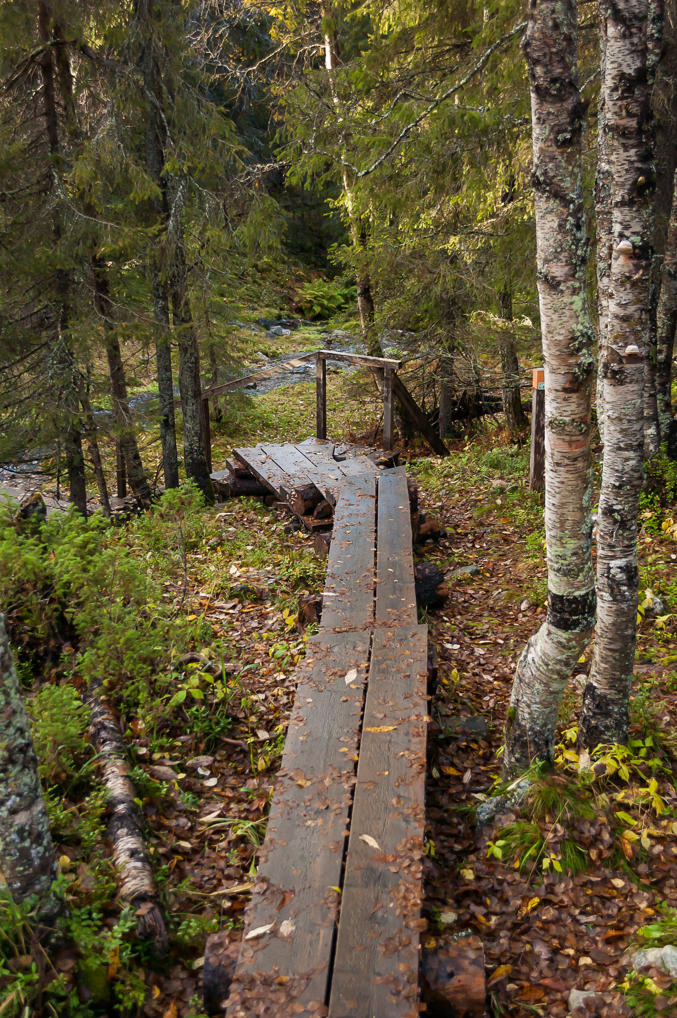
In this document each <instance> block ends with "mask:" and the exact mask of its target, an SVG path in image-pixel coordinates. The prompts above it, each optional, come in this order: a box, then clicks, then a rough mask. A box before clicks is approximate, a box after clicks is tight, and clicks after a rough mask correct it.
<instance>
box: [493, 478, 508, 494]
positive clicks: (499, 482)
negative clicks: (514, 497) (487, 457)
mask: <svg viewBox="0 0 677 1018" xmlns="http://www.w3.org/2000/svg"><path fill="white" fill-rule="evenodd" d="M491 487H492V488H497V489H498V490H499V491H505V490H506V488H507V487H508V482H507V481H504V480H503V478H501V477H495V478H494V480H493V481H492V482H491Z"/></svg>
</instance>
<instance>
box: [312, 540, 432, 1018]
mask: <svg viewBox="0 0 677 1018" xmlns="http://www.w3.org/2000/svg"><path fill="white" fill-rule="evenodd" d="M405 553H406V552H405ZM426 652H427V630H426V627H425V626H417V627H416V628H410V629H408V630H406V629H405V630H394V631H390V630H388V629H385V628H383V629H376V630H375V631H374V639H373V648H372V658H371V666H370V671H369V685H368V688H367V700H366V704H365V714H364V727H363V730H362V741H361V745H360V759H359V764H358V770H357V785H356V788H355V800H354V804H353V813H352V819H351V824H350V840H349V844H348V856H347V860H346V872H345V881H344V885H343V894H342V895H341V914H340V919H339V929H338V937H337V945H336V956H335V960H334V968H333V974H332V983H331V997H330V1002H329V1018H415V1016H417V1015H418V1013H419V1011H418V965H419V930H420V924H421V921H420V908H421V874H422V858H423V833H424V821H425V818H424V793H425V759H426V754H425V743H426V699H425V697H426Z"/></svg>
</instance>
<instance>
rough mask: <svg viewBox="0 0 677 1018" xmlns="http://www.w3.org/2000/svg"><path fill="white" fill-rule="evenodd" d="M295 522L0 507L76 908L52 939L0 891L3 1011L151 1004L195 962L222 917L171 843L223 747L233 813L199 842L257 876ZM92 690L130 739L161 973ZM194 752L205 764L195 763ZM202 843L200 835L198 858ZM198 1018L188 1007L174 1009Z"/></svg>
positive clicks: (56, 828)
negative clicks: (126, 901)
mask: <svg viewBox="0 0 677 1018" xmlns="http://www.w3.org/2000/svg"><path fill="white" fill-rule="evenodd" d="M286 522H287V521H286V520H284V519H278V518H276V517H275V516H274V515H273V514H272V513H271V512H270V510H268V509H266V508H265V507H264V506H262V505H261V504H260V503H258V502H255V501H253V500H244V499H243V500H240V501H238V502H237V503H231V504H230V505H229V506H228V507H227V508H226V509H225V510H224V509H221V511H219V509H218V508H217V510H211V509H206V508H205V506H204V504H203V500H202V497H201V496H200V494H199V492H198V491H197V490H196V489H195V488H194V487H192V486H190V485H186V486H184V487H182V488H180V489H178V490H175V491H170V492H167V493H166V494H165V495H164V496H163V498H162V499H161V500H160V501H159V502H158V503H157V504H156V505H154V506H153V507H152V508H151V509H150V511H149V512H148V513H146V514H145V515H143V516H140V517H138V518H136V519H133V520H131V521H129V522H128V523H126V524H124V525H121V526H114V525H111V524H109V523H107V522H106V521H105V520H103V519H102V518H100V517H98V516H94V517H91V518H89V519H87V520H85V519H82V518H81V517H79V516H78V515H76V514H70V513H68V514H63V515H62V514H55V515H54V516H51V517H50V518H49V519H48V520H47V521H46V522H45V523H44V524H42V525H34V524H30V525H28V526H26V525H25V524H22V523H20V522H18V521H17V520H16V519H15V518H14V517H13V516H12V514H11V513H10V511H9V510H8V509H4V510H2V511H1V512H0V605H2V606H3V610H4V611H5V612H6V616H7V621H8V626H9V629H10V632H11V638H12V645H13V649H14V652H15V655H16V658H17V663H18V665H19V671H20V676H21V679H22V682H23V685H24V688H25V690H26V696H27V700H28V706H29V712H30V714H31V718H32V724H33V734H34V742H35V747H36V751H37V755H38V759H39V766H40V774H41V778H42V782H43V787H44V791H45V800H46V805H47V810H48V814H49V817H50V825H51V829H52V835H53V838H54V841H55V844H56V846H57V853H58V856H59V870H60V875H59V886H60V891H61V893H62V894H63V896H64V898H65V904H66V910H67V911H66V916H65V918H64V919H63V920H62V922H61V925H60V928H59V930H58V931H57V934H56V936H55V938H54V939H53V941H52V942H51V943H50V944H48V943H47V941H46V940H45V938H44V936H43V935H42V934H41V933H40V930H39V928H38V926H37V924H36V920H35V915H34V912H33V911H32V908H31V903H30V902H27V903H25V904H24V905H22V906H16V905H15V904H14V903H13V902H12V901H11V899H9V897H8V896H7V894H6V893H5V894H4V896H2V897H1V898H0V959H2V960H0V1013H2V1015H3V1018H33V1016H34V1018H42V1016H43V1015H45V1016H51V1015H54V1016H56V1015H59V1016H65V1018H90V1016H94V1015H101V1014H110V1015H117V1016H128V1015H129V1016H132V1015H139V1014H140V1013H141V1010H142V1007H143V1008H144V1009H145V1013H154V1012H152V1006H153V1004H152V1002H153V1001H154V1000H155V999H156V998H159V997H160V986H161V985H162V981H163V980H166V979H168V978H169V975H168V974H167V973H168V970H166V966H167V965H168V966H169V969H171V967H172V966H176V965H179V966H187V967H188V970H189V971H190V965H191V964H192V959H194V958H195V957H198V956H199V954H200V952H201V951H202V950H203V948H204V938H205V936H206V935H207V934H208V933H209V932H212V931H213V930H214V929H215V928H216V927H217V926H218V925H219V922H220V918H221V908H220V907H219V905H218V903H217V901H216V900H214V901H211V900H210V898H209V895H202V894H199V893H196V892H195V890H194V885H193V883H192V880H191V875H190V873H189V872H187V871H186V868H185V867H184V865H183V863H182V862H181V860H182V858H183V856H184V855H185V853H186V851H187V850H188V849H190V850H191V851H192V843H191V842H188V841H186V840H185V839H186V835H185V834H183V836H182V835H181V834H180V833H179V832H180V831H181V830H182V829H183V827H186V828H187V829H189V830H190V829H191V828H192V827H193V826H194V824H195V822H196V820H197V817H198V814H199V813H200V811H201V809H202V807H203V803H204V802H205V798H206V796H209V795H214V796H216V795H217V794H218V787H217V785H220V783H221V775H222V772H223V773H228V772H229V771H228V769H229V768H230V773H233V771H232V767H233V765H232V764H231V763H230V762H229V758H230V757H232V755H233V749H232V748H230V746H231V744H232V745H235V746H242V747H243V748H244V751H245V752H244V754H241V756H240V758H239V760H240V761H241V762H238V764H237V767H236V772H241V774H240V776H239V778H238V780H239V782H240V784H241V785H242V788H241V789H240V790H239V792H238V794H237V801H236V806H237V808H235V807H234V806H231V809H233V816H232V822H230V823H228V824H224V826H223V827H222V828H213V829H210V828H209V827H207V828H206V832H207V833H206V836H205V828H203V829H202V835H203V837H206V840H207V841H208V842H209V843H210V844H211V845H212V846H218V844H219V843H220V842H222V843H223V858H224V859H226V860H227V861H228V865H230V866H232V867H233V868H234V870H236V871H239V870H240V869H241V872H242V874H243V876H246V875H247V874H248V873H249V874H251V873H252V872H254V871H255V868H254V870H253V869H252V868H253V867H254V853H255V850H256V847H257V845H258V844H260V841H261V832H262V830H263V828H264V826H265V810H266V807H267V802H268V791H267V787H266V785H265V782H266V780H269V779H268V777H267V776H268V774H270V773H272V771H274V769H275V767H276V766H277V764H278V762H279V759H280V754H281V751H282V745H283V741H284V726H283V725H282V724H281V723H280V721H279V718H278V720H277V721H275V720H273V718H274V717H275V716H276V714H279V711H280V709H281V707H282V706H283V705H284V703H285V702H286V698H287V691H286V688H285V681H286V676H287V675H288V674H289V673H290V672H291V670H292V669H293V667H294V665H295V663H296V662H297V661H298V660H299V659H300V657H301V656H302V654H303V653H304V649H305V638H306V637H305V635H304V634H303V633H302V632H299V631H298V630H297V627H296V609H297V604H298V598H299V596H300V595H301V594H308V593H316V592H317V590H318V589H319V588H320V586H321V583H322V579H323V570H324V566H323V564H322V563H321V562H320V561H319V560H318V559H317V558H316V557H315V556H314V555H313V554H312V552H310V551H309V550H308V547H307V544H308V542H307V541H306V539H305V537H304V536H303V535H298V534H295V533H293V534H289V533H287V532H286V530H285V528H286ZM100 680H103V682H104V692H105V696H106V698H107V700H108V702H109V703H110V704H111V705H112V706H113V707H114V708H115V710H116V711H117V713H118V715H119V717H120V721H121V726H122V728H123V730H124V731H125V736H126V740H127V743H128V746H129V751H130V757H131V763H132V777H133V780H134V783H135V788H136V793H137V797H138V799H137V801H138V804H139V806H140V807H141V809H142V811H143V812H144V814H145V818H146V822H147V824H148V827H149V832H148V833H149V835H150V837H149V842H148V846H149V854H150V858H151V862H152V865H153V868H154V871H155V876H156V881H157V883H158V886H159V888H160V893H161V896H162V899H163V901H164V903H165V906H166V908H167V913H168V919H169V926H170V952H171V954H170V959H171V960H170V961H169V962H166V963H165V966H164V967H163V966H162V965H160V967H159V968H158V964H157V959H155V958H154V957H153V956H152V955H151V953H150V952H149V950H148V948H147V947H146V946H145V945H144V944H142V943H139V942H138V940H137V938H136V935H135V929H136V920H135V917H134V915H133V914H129V913H128V912H126V911H122V912H121V910H120V906H119V903H118V901H117V899H116V893H117V891H116V876H115V872H114V868H113V863H112V860H111V858H110V850H109V847H108V845H107V833H106V829H107V820H108V802H107V795H106V791H105V789H104V787H103V786H102V784H101V781H100V778H99V774H98V770H97V761H96V758H95V754H94V751H93V748H92V745H91V743H90V740H89V733H88V726H89V708H88V706H87V699H88V695H89V688H90V686H91V684H92V682H94V681H97V682H98V681H100ZM262 680H263V681H264V685H262V684H261V683H262ZM269 700H270V702H271V703H272V704H274V705H275V712H274V713H271V711H270V710H269V709H268V708H267V706H266V705H267V703H268V701H269ZM278 705H279V706H278ZM264 708H265V709H264ZM191 758H194V759H195V760H197V763H192V764H191V766H190V767H187V766H186V761H190V759H191ZM201 761H203V762H201ZM198 767H201V768H202V770H201V772H198V770H197V769H196V768H198ZM212 775H214V776H212ZM259 785H261V787H260V788H259ZM249 786H251V788H252V790H253V795H252V796H250V795H249V790H248V789H249ZM216 801H217V803H218V802H219V801H220V800H218V799H217V800H216ZM223 801H224V802H226V801H229V800H225V799H224V800H223ZM240 801H241V802H242V803H243V804H244V805H242V804H240ZM249 810H255V811H256V816H255V820H254V821H251V822H250V821H249V819H248V811H249ZM240 811H243V812H244V816H243V817H241V816H239V815H238V812H240ZM186 816H192V817H193V818H194V819H193V820H192V821H191V823H188V822H186V821H185V817H186ZM175 823H179V824H180V825H181V826H180V827H178V828H177V830H176V831H173V825H174V824H175ZM249 830H251V831H253V832H255V833H256V835H257V836H256V838H252V837H250V836H248V834H247V832H248V831H249ZM193 833H195V832H193ZM191 837H192V835H191ZM175 843H179V847H178V848H173V847H172V846H173V845H174V844H175ZM203 848H204V843H203V842H201V840H200V839H199V838H196V842H195V853H196V859H197V860H198V861H199V859H200V852H201V850H202V849H203ZM0 865H1V864H0ZM221 882H222V881H221ZM243 886H244V885H243ZM0 890H1V889H0ZM207 906H208V907H207ZM235 914H237V913H235ZM224 918H225V917H224ZM230 921H231V922H232V921H235V920H230ZM193 981H194V979H193ZM191 985H192V984H191ZM149 1007H150V1008H151V1011H150V1012H148V1010H147V1009H148V1008H149ZM163 1010H166V1004H165V1007H164V1008H163ZM197 1011H199V1008H197V1005H193V1006H192V1007H188V1006H187V1005H185V1006H183V1007H182V1011H181V1013H182V1015H188V1014H196V1013H197Z"/></svg>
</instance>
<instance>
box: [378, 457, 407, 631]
mask: <svg viewBox="0 0 677 1018" xmlns="http://www.w3.org/2000/svg"><path fill="white" fill-rule="evenodd" d="M377 549H378V550H377V553H376V610H375V623H376V625H381V624H383V623H385V624H387V625H391V626H392V625H395V624H399V625H405V626H415V625H416V623H417V621H418V617H417V613H416V591H415V589H414V562H413V558H412V554H411V512H410V509H409V491H408V488H407V474H406V471H405V469H404V467H396V468H395V469H394V470H384V471H382V473H381V474H380V476H379V480H378V538H377Z"/></svg>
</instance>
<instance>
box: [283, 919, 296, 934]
mask: <svg viewBox="0 0 677 1018" xmlns="http://www.w3.org/2000/svg"><path fill="white" fill-rule="evenodd" d="M295 930H296V923H295V922H294V921H293V920H292V919H285V920H284V922H282V923H280V936H281V937H291V935H292V934H293V933H294V931H295Z"/></svg>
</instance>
